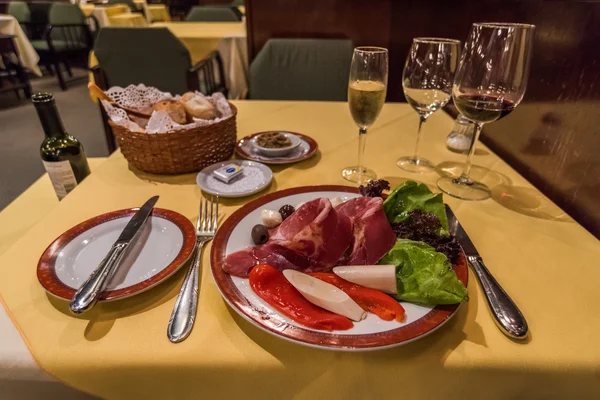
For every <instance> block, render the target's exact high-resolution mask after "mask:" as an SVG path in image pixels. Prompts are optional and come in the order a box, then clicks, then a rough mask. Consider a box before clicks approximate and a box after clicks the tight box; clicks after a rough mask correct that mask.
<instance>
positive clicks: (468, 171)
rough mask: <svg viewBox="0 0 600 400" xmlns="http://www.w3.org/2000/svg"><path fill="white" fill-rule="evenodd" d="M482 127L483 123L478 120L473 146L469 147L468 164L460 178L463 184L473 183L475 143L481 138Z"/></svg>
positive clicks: (459, 180)
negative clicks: (472, 169)
mask: <svg viewBox="0 0 600 400" xmlns="http://www.w3.org/2000/svg"><path fill="white" fill-rule="evenodd" d="M481 129H483V124H481V123H477V122H476V123H475V133H474V134H473V140H472V141H471V146H470V147H469V155H468V156H467V165H465V169H464V170H463V172H462V175H461V176H460V177H459V178H458V182H459V183H461V184H464V185H470V184H472V183H473V181H472V180H471V166H472V162H473V154H474V153H475V143H477V140H478V139H479V134H480V133H481Z"/></svg>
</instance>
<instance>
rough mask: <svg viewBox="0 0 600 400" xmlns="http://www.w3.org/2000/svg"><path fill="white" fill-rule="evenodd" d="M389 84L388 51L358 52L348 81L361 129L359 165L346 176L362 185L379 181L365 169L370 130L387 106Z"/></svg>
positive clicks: (365, 49) (345, 172) (360, 49)
mask: <svg viewBox="0 0 600 400" xmlns="http://www.w3.org/2000/svg"><path fill="white" fill-rule="evenodd" d="M387 80H388V51H387V49H384V48H382V47H357V48H356V49H354V55H353V56H352V64H351V66H350V77H349V79H348V105H349V107H350V114H352V118H353V119H354V122H355V123H356V125H357V126H358V163H357V165H356V166H353V167H348V168H344V170H342V176H343V177H344V178H345V179H347V180H349V181H352V182H356V183H358V184H363V183H366V182H368V181H370V180H372V179H375V178H376V177H377V175H376V174H375V172H374V171H372V170H370V169H368V168H366V167H365V166H363V165H362V158H363V154H364V152H365V142H366V139H367V129H368V128H370V127H371V125H373V123H374V122H375V120H376V119H377V117H378V116H379V113H380V112H381V109H382V107H383V103H385V95H386V93H387Z"/></svg>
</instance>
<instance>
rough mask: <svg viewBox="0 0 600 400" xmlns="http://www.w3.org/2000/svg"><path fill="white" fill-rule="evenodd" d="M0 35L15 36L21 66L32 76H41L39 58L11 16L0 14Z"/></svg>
mask: <svg viewBox="0 0 600 400" xmlns="http://www.w3.org/2000/svg"><path fill="white" fill-rule="evenodd" d="M0 34H3V35H13V36H15V39H14V40H15V44H16V45H17V50H18V51H19V59H20V60H21V64H23V66H24V67H25V68H27V69H29V70H30V71H32V72H33V73H34V74H36V75H38V76H42V71H40V68H39V67H38V65H37V64H38V62H39V61H40V56H39V55H38V53H37V52H36V51H35V49H34V48H33V46H32V45H31V42H30V41H29V39H28V38H27V35H25V32H23V29H22V28H21V25H19V22H17V20H16V19H15V17H13V16H12V15H6V14H0Z"/></svg>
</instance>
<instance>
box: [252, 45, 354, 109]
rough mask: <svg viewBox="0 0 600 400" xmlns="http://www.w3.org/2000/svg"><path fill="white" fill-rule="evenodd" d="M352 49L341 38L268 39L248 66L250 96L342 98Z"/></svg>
mask: <svg viewBox="0 0 600 400" xmlns="http://www.w3.org/2000/svg"><path fill="white" fill-rule="evenodd" d="M353 51H354V45H353V43H352V41H351V40H345V39H270V40H269V41H268V42H267V43H266V44H265V46H264V47H263V48H262V49H261V51H260V52H259V53H258V55H257V56H256V58H255V59H254V61H253V62H252V66H251V67H250V97H251V98H253V99H263V100H327V101H345V100H346V98H347V93H348V75H349V73H350V63H351V61H352V53H353Z"/></svg>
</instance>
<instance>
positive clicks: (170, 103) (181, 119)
mask: <svg viewBox="0 0 600 400" xmlns="http://www.w3.org/2000/svg"><path fill="white" fill-rule="evenodd" d="M152 109H153V110H155V111H166V112H167V114H169V117H171V119H172V120H173V121H175V122H177V123H178V124H181V125H185V124H187V123H188V118H187V115H186V113H185V108H184V107H183V105H181V104H180V103H179V102H178V101H177V100H161V101H159V102H157V103H154V105H153V106H152Z"/></svg>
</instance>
